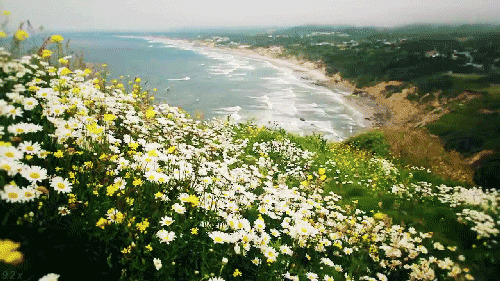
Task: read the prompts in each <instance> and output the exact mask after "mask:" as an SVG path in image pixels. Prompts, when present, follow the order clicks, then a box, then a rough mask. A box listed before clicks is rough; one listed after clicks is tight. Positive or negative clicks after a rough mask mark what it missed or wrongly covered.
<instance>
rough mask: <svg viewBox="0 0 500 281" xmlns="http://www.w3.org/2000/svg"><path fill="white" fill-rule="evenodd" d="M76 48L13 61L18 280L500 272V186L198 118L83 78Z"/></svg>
mask: <svg viewBox="0 0 500 281" xmlns="http://www.w3.org/2000/svg"><path fill="white" fill-rule="evenodd" d="M18 39H19V40H18ZM18 39H14V40H18V41H22V40H24V39H25V38H18ZM21 39H22V40H21ZM63 41H64V38H62V37H61V36H59V35H56V36H52V37H51V38H50V40H48V41H47V44H46V45H45V46H44V47H43V48H42V49H40V50H39V52H38V53H37V54H33V55H30V56H24V57H21V58H19V59H14V58H13V57H12V56H11V54H9V52H7V51H6V50H5V49H2V50H1V51H0V124H1V125H0V140H1V141H0V196H1V200H0V222H1V224H2V225H1V229H2V231H1V232H0V266H1V268H2V270H3V271H2V272H8V273H10V272H16V273H19V274H22V275H23V278H24V279H25V280H38V279H39V278H41V280H57V279H58V278H60V280H72V279H74V278H79V277H85V276H91V278H93V280H99V278H100V279H102V280H117V279H120V280H209V281H221V280H379V281H384V280H436V279H438V280H474V278H475V276H479V279H481V278H487V276H489V275H488V274H495V273H496V272H495V271H494V270H495V268H497V267H499V266H500V260H499V246H498V243H497V237H498V233H499V224H500V218H499V210H500V207H499V200H500V194H499V193H498V191H496V190H482V189H481V188H475V187H462V186H452V185H447V184H445V183H443V182H440V181H439V180H433V181H429V182H428V181H425V180H424V179H425V178H426V177H427V176H428V175H431V173H429V171H420V170H419V169H418V168H415V167H402V166H399V165H397V164H396V163H395V162H393V161H392V160H391V159H384V158H380V157H377V156H373V155H372V154H370V153H369V152H365V151H359V150H356V149H354V148H352V147H349V146H347V145H344V144H341V143H335V144H329V143H326V142H325V141H323V140H322V139H321V138H319V137H317V136H312V137H298V136H292V135H289V134H287V133H286V132H282V131H274V130H270V129H266V128H263V127H257V126H254V125H252V124H234V123H231V122H229V121H227V120H216V119H214V120H210V121H205V122H202V121H198V120H193V119H191V118H190V117H189V115H188V114H187V113H185V112H183V111H182V110H181V109H179V108H176V107H172V106H169V105H166V104H155V103H154V101H153V100H154V97H153V96H152V91H148V90H145V89H143V87H142V84H141V79H140V78H135V79H133V80H132V81H119V80H113V81H107V79H106V77H107V76H106V73H105V70H104V71H101V72H100V73H98V72H96V71H97V70H90V69H74V68H73V67H71V65H72V64H71V60H72V58H71V57H63V56H62V55H60V50H61V44H62V42H63ZM51 50H52V51H51ZM56 53H59V54H58V55H56ZM53 233H57V236H54V238H50V237H52V236H51V235H53ZM75 245H76V246H75ZM48 249H50V250H48ZM91 261H92V263H90V262H91ZM96 265H98V266H96ZM77 270H79V271H77ZM492 270H493V272H492ZM75 276H76V277H75ZM484 276H486V277H484ZM89 278H90V277H89Z"/></svg>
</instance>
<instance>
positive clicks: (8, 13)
mask: <svg viewBox="0 0 500 281" xmlns="http://www.w3.org/2000/svg"><path fill="white" fill-rule="evenodd" d="M2 14H3V15H4V16H10V11H7V10H3V11H2Z"/></svg>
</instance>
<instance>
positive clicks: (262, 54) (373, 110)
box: [150, 36, 393, 133]
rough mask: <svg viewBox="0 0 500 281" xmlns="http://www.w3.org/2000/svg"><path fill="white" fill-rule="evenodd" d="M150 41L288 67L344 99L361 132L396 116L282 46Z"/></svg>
mask: <svg viewBox="0 0 500 281" xmlns="http://www.w3.org/2000/svg"><path fill="white" fill-rule="evenodd" d="M150 38H151V39H162V40H165V41H166V42H164V43H166V44H168V45H171V46H172V47H177V48H182V49H191V50H192V49H195V48H196V49H197V48H202V49H207V50H212V51H213V50H216V51H224V52H226V53H228V54H234V55H237V56H243V57H247V58H250V59H255V60H260V61H264V62H267V63H270V64H271V65H273V66H274V67H277V68H285V69H288V70H290V71H291V74H292V75H293V76H295V77H296V78H298V79H301V80H304V81H305V82H307V83H309V84H311V85H312V86H316V87H321V88H324V89H327V90H328V91H329V92H331V93H332V94H335V95H339V96H341V98H342V99H343V101H344V103H345V105H346V107H347V108H348V109H350V110H352V111H354V112H355V114H354V115H358V114H359V115H360V116H361V117H359V116H358V118H360V119H358V124H359V125H360V127H362V129H361V130H360V133H361V132H366V131H369V130H371V129H374V128H379V127H382V126H385V125H386V124H387V123H388V122H389V121H390V119H391V117H392V116H393V114H392V112H391V110H390V109H389V107H388V106H387V105H385V104H382V103H380V101H379V100H378V99H375V98H374V97H375V95H373V94H368V95H356V94H355V93H357V92H360V90H362V91H363V93H364V92H365V89H358V88H356V86H354V85H352V84H351V83H350V82H349V81H347V80H344V79H342V77H341V76H340V75H338V74H336V75H334V76H328V75H327V74H326V68H325V67H324V66H321V65H319V64H318V63H315V62H312V61H306V60H299V59H297V58H296V57H293V56H290V57H284V56H281V54H282V51H281V49H280V47H275V48H261V47H259V48H256V49H250V48H249V46H242V45H240V46H237V47H228V46H220V45H216V44H214V43H213V42H208V41H204V40H189V39H180V38H169V37H163V36H150Z"/></svg>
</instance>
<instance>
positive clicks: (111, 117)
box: [104, 114, 116, 122]
mask: <svg viewBox="0 0 500 281" xmlns="http://www.w3.org/2000/svg"><path fill="white" fill-rule="evenodd" d="M115 119H116V115H114V114H104V121H108V122H111V121H113V120H115Z"/></svg>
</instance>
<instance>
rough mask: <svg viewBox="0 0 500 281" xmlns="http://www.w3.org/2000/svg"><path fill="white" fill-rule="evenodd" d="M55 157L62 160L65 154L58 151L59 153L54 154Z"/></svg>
mask: <svg viewBox="0 0 500 281" xmlns="http://www.w3.org/2000/svg"><path fill="white" fill-rule="evenodd" d="M54 156H55V157H56V158H61V157H63V156H64V152H63V151H62V150H58V151H57V152H54Z"/></svg>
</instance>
